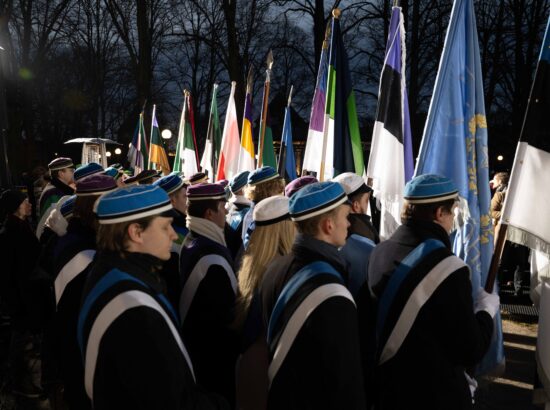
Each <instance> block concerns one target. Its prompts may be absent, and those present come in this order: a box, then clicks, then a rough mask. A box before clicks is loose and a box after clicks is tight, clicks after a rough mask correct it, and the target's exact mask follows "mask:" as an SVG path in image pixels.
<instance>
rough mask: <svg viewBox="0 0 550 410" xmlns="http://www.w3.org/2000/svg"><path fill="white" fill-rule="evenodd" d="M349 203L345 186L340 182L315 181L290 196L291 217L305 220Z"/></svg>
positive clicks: (296, 219) (294, 219) (295, 219)
mask: <svg viewBox="0 0 550 410" xmlns="http://www.w3.org/2000/svg"><path fill="white" fill-rule="evenodd" d="M349 203H350V202H349V200H348V196H347V195H346V193H345V192H344V188H342V185H340V184H339V183H338V182H331V181H327V182H315V183H313V184H309V185H306V186H305V187H303V188H302V189H300V190H299V191H298V192H296V193H295V194H294V195H292V197H290V202H289V211H290V217H291V219H292V220H293V221H303V220H305V219H309V218H313V217H314V216H317V215H321V214H324V213H326V212H328V211H331V210H333V209H334V208H336V207H338V206H340V205H342V204H349Z"/></svg>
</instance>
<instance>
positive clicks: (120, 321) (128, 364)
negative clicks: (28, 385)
mask: <svg viewBox="0 0 550 410" xmlns="http://www.w3.org/2000/svg"><path fill="white" fill-rule="evenodd" d="M161 264H162V261H160V260H159V259H157V258H154V257H153V256H151V255H144V254H139V253H126V254H125V257H124V258H123V257H121V256H120V255H118V254H110V253H109V254H106V253H103V254H99V255H97V257H96V260H95V262H94V266H93V267H92V269H91V271H90V273H89V276H88V280H87V282H86V286H85V289H84V299H83V300H87V299H86V298H87V296H88V295H89V293H90V292H91V291H92V289H93V288H94V287H95V285H97V284H98V282H99V281H100V280H101V279H102V278H103V277H104V276H105V275H107V274H108V273H109V272H111V271H112V270H114V269H118V270H120V271H121V272H124V273H125V274H127V275H129V280H125V281H123V282H119V283H118V284H116V285H115V286H113V287H111V288H109V290H108V291H106V292H104V293H102V294H101V296H99V297H98V298H97V299H96V300H95V303H93V305H92V306H91V308H90V309H89V311H88V312H89V314H88V315H87V316H86V319H85V320H84V322H83V323H84V326H83V335H84V338H83V340H84V346H86V344H87V341H88V336H89V332H90V328H91V326H92V325H93V323H94V321H95V318H96V317H97V315H98V314H99V312H100V311H101V309H102V308H103V307H104V306H106V305H107V304H108V303H109V302H110V301H111V300H112V299H113V298H114V297H116V296H117V295H119V294H121V293H123V292H125V291H133V290H139V291H141V292H144V293H145V294H147V295H149V296H150V297H152V298H153V299H154V300H155V301H156V302H157V303H158V304H159V305H160V306H161V307H162V308H163V309H164V311H165V313H166V315H167V316H168V318H170V320H172V321H173V324H174V326H178V323H177V321H175V319H173V318H174V316H173V313H172V309H171V308H168V307H167V305H166V303H167V299H166V298H165V296H163V290H164V284H163V283H162V281H161V279H160V278H159V276H158V275H157V273H156V272H157V271H158V268H159V266H160V265H161ZM81 314H82V311H81ZM93 403H94V409H96V410H103V409H144V410H145V409H147V410H151V409H158V410H161V409H162V410H167V409H174V410H183V409H186V410H187V409H222V408H227V407H226V404H225V403H224V401H223V400H222V399H221V398H218V397H217V396H215V395H210V394H206V393H205V392H204V391H203V390H202V389H200V388H199V387H198V386H197V385H196V384H195V382H194V381H193V377H192V374H191V371H190V368H189V366H188V364H187V361H186V360H185V357H184V355H183V354H182V351H181V350H180V348H179V347H178V344H177V342H176V339H175V338H174V336H173V333H172V331H171V330H170V327H169V326H168V324H167V322H166V321H165V319H164V318H163V317H162V316H161V314H160V313H159V312H158V311H157V310H155V309H153V308H151V307H148V306H140V307H135V308H132V309H129V310H126V311H125V312H124V313H122V314H121V315H120V316H119V317H118V318H117V319H116V320H115V321H114V322H112V323H111V325H110V326H109V327H108V329H107V331H106V332H105V334H104V336H103V338H102V340H101V344H100V348H99V352H98V357H97V364H96V369H95V377H94V400H93Z"/></svg>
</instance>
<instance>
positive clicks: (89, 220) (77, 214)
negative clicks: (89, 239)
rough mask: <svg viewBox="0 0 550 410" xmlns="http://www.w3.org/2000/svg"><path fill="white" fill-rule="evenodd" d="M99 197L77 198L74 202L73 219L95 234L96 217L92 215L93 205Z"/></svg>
mask: <svg viewBox="0 0 550 410" xmlns="http://www.w3.org/2000/svg"><path fill="white" fill-rule="evenodd" d="M97 198H99V195H90V196H78V195H77V197H76V199H75V201H74V211H73V218H79V219H80V221H81V222H82V224H83V225H84V226H87V227H88V228H90V229H93V230H94V231H96V232H97V226H98V223H97V217H96V215H95V213H94V204H95V202H96V201H97Z"/></svg>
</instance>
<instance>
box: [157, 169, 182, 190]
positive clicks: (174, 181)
mask: <svg viewBox="0 0 550 410" xmlns="http://www.w3.org/2000/svg"><path fill="white" fill-rule="evenodd" d="M153 185H155V186H159V187H161V188H162V189H164V190H165V191H166V193H167V194H168V195H170V194H173V193H174V192H176V191H177V190H178V189H180V188H181V187H183V186H184V185H185V182H184V181H183V179H182V178H181V177H180V176H179V175H176V174H170V175H166V176H165V177H162V178H161V179H159V180H158V181H155V182H154V183H153Z"/></svg>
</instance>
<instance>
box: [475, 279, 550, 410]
mask: <svg viewBox="0 0 550 410" xmlns="http://www.w3.org/2000/svg"><path fill="white" fill-rule="evenodd" d="M500 297H501V316H502V330H503V338H504V355H505V358H506V364H505V368H504V369H503V370H504V371H503V372H502V373H501V374H499V375H498V376H496V375H495V376H486V377H483V378H481V379H480V380H479V389H478V391H477V393H476V404H475V406H474V408H475V409H476V410H531V409H542V408H543V406H542V405H540V406H536V405H534V404H533V385H534V381H535V371H536V361H535V348H536V343H537V329H538V325H537V322H538V311H537V309H536V308H535V307H534V306H533V304H532V303H531V300H530V299H529V296H528V289H525V291H524V294H523V296H520V297H514V296H513V290H512V289H511V288H507V287H504V288H503V289H502V290H501V293H500Z"/></svg>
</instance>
